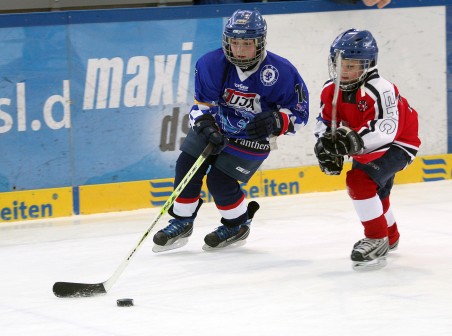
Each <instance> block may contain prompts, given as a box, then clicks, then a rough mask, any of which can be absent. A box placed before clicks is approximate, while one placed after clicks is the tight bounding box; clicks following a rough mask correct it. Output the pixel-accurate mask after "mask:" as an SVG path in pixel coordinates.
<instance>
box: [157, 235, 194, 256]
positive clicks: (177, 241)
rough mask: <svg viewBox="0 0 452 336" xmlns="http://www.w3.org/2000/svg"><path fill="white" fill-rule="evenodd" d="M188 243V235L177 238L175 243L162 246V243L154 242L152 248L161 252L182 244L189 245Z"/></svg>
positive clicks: (176, 247)
mask: <svg viewBox="0 0 452 336" xmlns="http://www.w3.org/2000/svg"><path fill="white" fill-rule="evenodd" d="M187 243H188V237H185V238H180V239H178V240H176V241H175V242H174V243H173V244H170V245H164V246H161V245H156V244H154V247H153V248H152V252H154V253H160V252H165V251H171V250H175V249H178V248H180V247H182V246H185V245H187Z"/></svg>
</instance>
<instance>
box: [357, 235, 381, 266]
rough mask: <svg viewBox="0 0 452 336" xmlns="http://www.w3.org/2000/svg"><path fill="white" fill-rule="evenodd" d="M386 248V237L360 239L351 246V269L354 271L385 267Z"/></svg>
mask: <svg viewBox="0 0 452 336" xmlns="http://www.w3.org/2000/svg"><path fill="white" fill-rule="evenodd" d="M388 250H389V243H388V238H387V237H385V238H382V239H371V238H364V239H361V240H360V241H358V242H357V243H356V244H355V245H354V246H353V250H352V254H351V259H352V262H353V264H352V267H353V269H354V270H355V271H370V270H376V269H380V268H383V267H385V266H386V255H387V254H388Z"/></svg>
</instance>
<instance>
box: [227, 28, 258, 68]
mask: <svg viewBox="0 0 452 336" xmlns="http://www.w3.org/2000/svg"><path fill="white" fill-rule="evenodd" d="M231 38H232V37H228V36H226V35H225V34H223V52H224V55H225V56H226V59H227V60H228V61H229V62H231V63H232V64H234V65H236V66H238V67H239V68H241V69H246V68H249V67H251V66H253V65H255V64H256V63H258V62H259V61H260V60H261V59H262V57H263V56H264V50H265V37H258V38H251V39H239V38H235V39H237V40H254V45H255V46H256V56H254V57H253V58H249V59H240V58H236V57H234V54H233V53H232V50H231V44H230V43H229V41H230V39H231Z"/></svg>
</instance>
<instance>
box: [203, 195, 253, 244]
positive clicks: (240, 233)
mask: <svg viewBox="0 0 452 336" xmlns="http://www.w3.org/2000/svg"><path fill="white" fill-rule="evenodd" d="M257 210H259V204H258V203H257V202H255V201H252V202H250V203H249V204H248V220H247V221H246V222H245V223H244V224H241V225H238V226H226V225H221V226H219V227H218V228H216V230H215V231H214V232H211V233H209V234H208V235H207V236H206V237H205V238H204V242H205V244H204V246H203V247H202V248H203V250H205V251H209V250H213V249H221V248H224V247H226V246H230V247H238V246H242V245H245V243H246V238H247V237H248V235H249V234H250V224H251V221H252V219H253V217H254V214H255V213H256V211H257Z"/></svg>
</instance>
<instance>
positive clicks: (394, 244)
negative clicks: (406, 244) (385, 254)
mask: <svg viewBox="0 0 452 336" xmlns="http://www.w3.org/2000/svg"><path fill="white" fill-rule="evenodd" d="M399 240H400V239H397V240H396V241H395V242H394V243H393V244H391V245H389V252H393V251H397V248H398V247H399Z"/></svg>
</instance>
